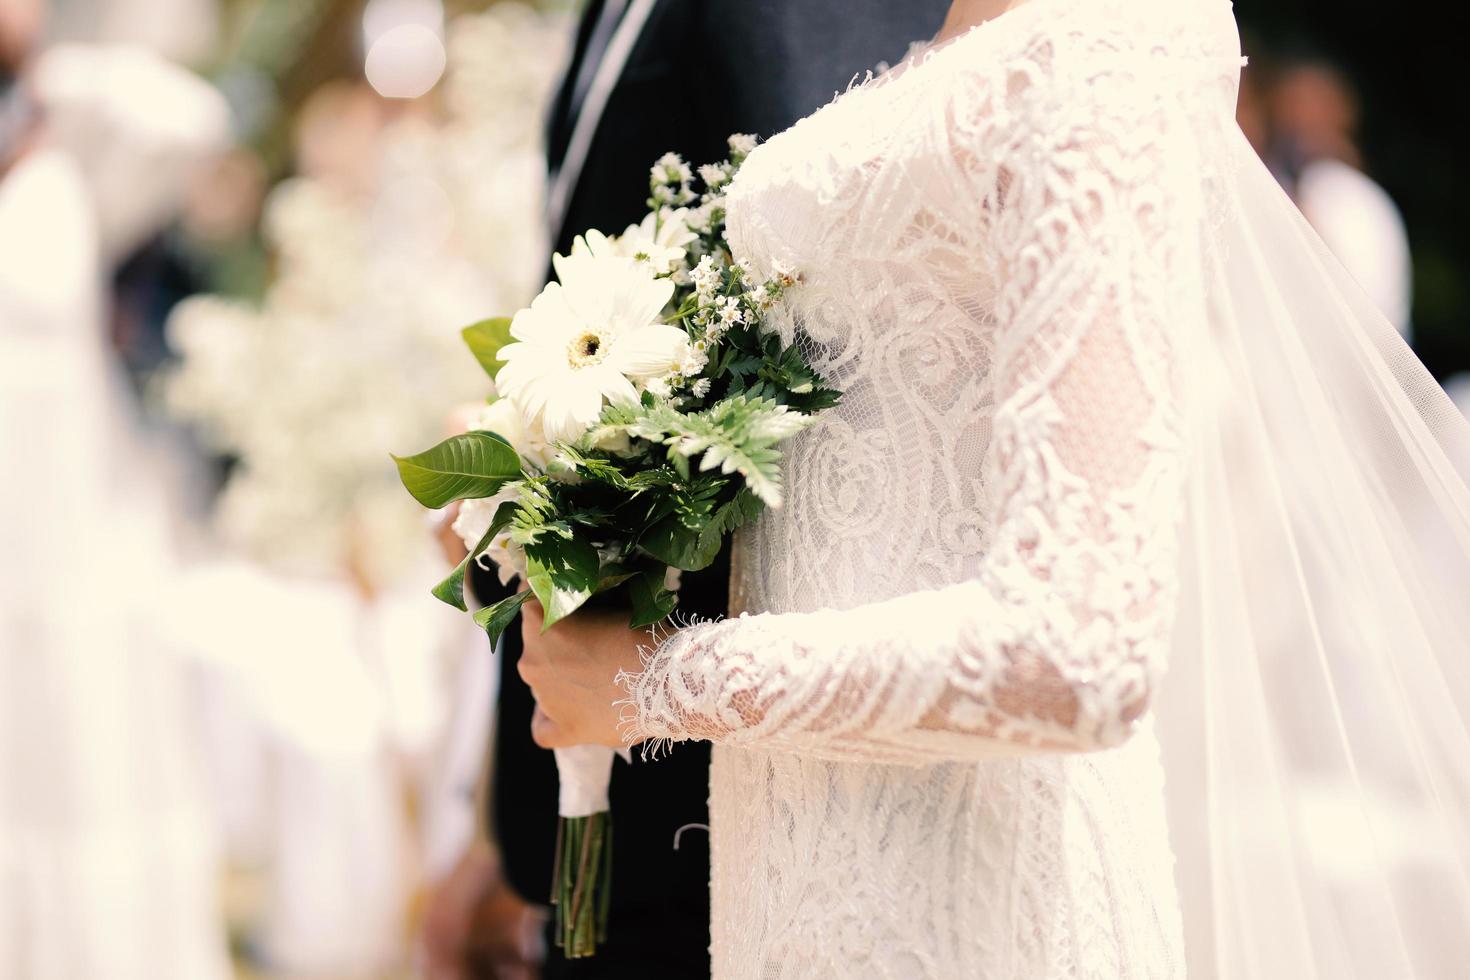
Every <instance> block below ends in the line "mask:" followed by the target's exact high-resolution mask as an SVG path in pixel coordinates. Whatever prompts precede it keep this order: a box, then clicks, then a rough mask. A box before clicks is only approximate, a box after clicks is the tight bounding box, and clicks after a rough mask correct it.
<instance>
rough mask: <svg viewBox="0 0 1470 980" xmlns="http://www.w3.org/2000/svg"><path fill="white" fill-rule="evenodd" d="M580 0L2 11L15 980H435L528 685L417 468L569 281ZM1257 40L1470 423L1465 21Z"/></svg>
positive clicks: (1249, 102) (4, 575) (1293, 172)
mask: <svg viewBox="0 0 1470 980" xmlns="http://www.w3.org/2000/svg"><path fill="white" fill-rule="evenodd" d="M690 2H694V0H690ZM576 7H577V4H575V3H574V2H572V0H543V2H539V3H532V2H528V0H498V2H491V0H480V2H471V0H465V2H458V3H455V2H440V0H369V2H364V0H50V2H46V0H0V466H3V473H4V479H3V480H0V554H3V555H4V565H3V566H0V976H3V977H6V978H10V977H15V978H18V980H20V978H24V980H33V978H34V980H43V978H45V980H49V978H53V977H55V978H60V977H82V976H85V977H108V978H132V977H149V978H168V977H181V978H190V980H210V978H216V977H221V978H222V977H229V976H242V977H302V978H322V980H353V978H390V977H406V976H415V975H418V973H419V970H420V965H421V962H422V960H421V951H420V950H421V947H420V942H419V938H418V937H419V936H420V935H421V933H422V930H423V928H424V919H425V915H426V911H425V910H426V908H427V907H428V905H429V900H428V899H429V896H430V895H432V894H433V892H434V890H435V889H436V888H438V887H444V883H445V878H446V876H447V875H448V874H449V872H450V869H451V868H452V867H453V865H454V864H455V861H456V860H457V858H458V856H459V855H460V854H461V853H462V852H463V851H464V849H465V848H466V846H467V845H468V844H469V842H470V841H471V840H472V838H473V836H474V834H475V832H476V828H477V825H478V822H479V818H478V815H477V806H478V802H477V799H476V791H477V790H476V787H477V785H478V782H479V775H480V772H479V768H480V765H481V763H482V759H483V755H484V752H483V749H484V745H485V739H486V737H487V731H488V725H489V719H488V718H487V717H486V712H487V706H488V705H489V704H490V703H491V702H492V699H493V684H494V673H495V672H494V671H493V670H492V669H491V666H490V662H489V651H488V649H486V647H485V644H484V642H483V638H482V637H481V636H480V635H479V634H477V633H476V632H475V631H474V629H473V627H472V626H470V624H469V623H468V622H467V621H466V620H465V619H464V618H463V617H461V616H460V615H458V614H455V613H453V612H452V611H449V610H447V608H446V607H443V606H441V605H439V604H438V603H436V602H434V601H433V600H432V599H430V598H429V597H428V596H427V595H426V589H425V583H427V582H432V581H435V580H436V579H437V578H438V577H439V573H440V572H441V570H442V564H443V558H442V557H441V555H440V554H439V551H438V548H437V545H436V541H435V537H434V531H433V529H432V528H431V525H430V523H429V522H427V521H426V520H425V517H424V515H423V514H422V513H421V512H420V511H419V509H418V508H417V506H416V505H415V504H414V503H413V502H412V501H411V500H410V499H409V498H408V497H407V495H406V494H404V493H403V492H402V491H401V489H400V488H399V487H398V483H397V479H396V476H395V474H394V472H393V469H392V467H391V463H390V462H389V460H388V458H387V452H388V450H390V449H396V450H403V449H407V448H414V447H419V446H422V445H426V444H429V443H431V442H433V441H435V440H436V439H437V438H438V437H439V436H440V435H441V434H442V433H443V432H444V430H445V429H446V427H447V426H449V425H450V424H451V423H450V422H449V420H447V419H445V418H444V417H443V414H442V413H443V409H444V407H445V406H447V405H451V404H454V403H456V402H472V401H474V400H476V399H477V398H480V397H482V396H483V394H484V387H485V386H484V381H483V375H482V373H481V372H480V370H479V368H478V367H477V366H476V365H475V363H474V361H473V359H472V358H470V357H468V356H466V355H465V354H464V353H463V352H462V348H461V346H460V341H459V336H458V328H459V327H460V326H462V325H464V324H466V323H469V322H471V321H473V320H476V319H479V318H481V317H484V316H487V315H493V314H499V313H505V312H509V311H512V310H514V309H515V308H517V307H518V306H520V305H522V304H523V303H525V302H527V301H528V300H529V299H530V297H531V296H532V295H533V294H534V293H535V291H536V290H538V289H539V287H540V286H541V276H542V275H543V270H544V268H545V265H546V261H545V258H546V246H545V244H544V240H545V229H544V228H543V227H542V223H543V218H542V205H541V197H542V193H543V183H544V164H543V161H542V156H541V148H540V139H541V128H542V121H543V110H544V106H545V103H546V101H547V99H548V98H549V94H550V92H551V90H552V88H553V87H554V86H555V84H556V83H557V82H558V80H559V77H558V76H559V72H560V70H561V66H562V63H563V60H564V57H565V54H566V50H567V45H568V43H569V41H570V31H571V28H572V24H573V22H574V18H575V14H576ZM1237 13H1238V16H1239V17H1240V20H1241V24H1242V27H1243V30H1244V46H1245V49H1246V53H1247V54H1248V55H1249V56H1250V58H1251V65H1250V67H1249V68H1247V69H1246V72H1245V80H1244V83H1243V87H1242V97H1241V105H1240V122H1241V125H1242V127H1243V128H1244V129H1245V130H1246V132H1247V134H1248V135H1249V136H1250V138H1251V140H1252V142H1253V143H1254V144H1255V146H1256V148H1257V150H1258V151H1259V152H1260V154H1261V155H1262V157H1263V158H1264V159H1265V160H1266V162H1267V163H1268V164H1269V165H1270V167H1271V169H1272V170H1273V172H1274V173H1275V174H1276V175H1277V177H1278V179H1279V180H1280V181H1281V183H1282V185H1283V187H1284V188H1285V189H1286V190H1287V191H1288V193H1290V194H1291V195H1292V197H1293V198H1294V199H1295V200H1296V201H1297V203H1298V204H1299V205H1300V206H1301V208H1302V209H1303V211H1304V212H1305V213H1306V214H1307V215H1308V217H1309V218H1310V219H1311V220H1312V222H1313V223H1314V225H1316V227H1317V228H1318V230H1319V231H1320V232H1321V234H1322V235H1323V237H1324V238H1325V239H1326V240H1327V241H1328V243H1329V245H1330V246H1332V248H1333V249H1334V250H1335V251H1336V252H1337V253H1338V255H1339V257H1340V258H1341V259H1342V260H1343V261H1344V263H1345V264H1346V265H1347V266H1348V267H1349V268H1350V269H1351V270H1352V272H1353V273H1354V275H1355V276H1356V277H1357V278H1358V280H1359V281H1360V282H1361V283H1362V284H1363V286H1364V287H1365V288H1366V289H1367V290H1368V292H1369V293H1370V295H1372V296H1373V297H1374V299H1375V300H1376V301H1377V302H1378V303H1379V305H1380V306H1381V307H1382V308H1383V309H1384V311H1385V312H1386V313H1387V314H1388V316H1389V317H1390V319H1391V320H1393V322H1394V323H1395V325H1397V326H1398V327H1399V328H1400V330H1401V331H1402V332H1403V333H1404V334H1405V335H1406V336H1408V337H1409V338H1410V341H1411V343H1412V344H1413V345H1414V347H1415V349H1416V350H1417V351H1418V352H1419V354H1420V356H1421V357H1422V359H1423V360H1424V361H1425V362H1426V363H1427V364H1428V365H1429V367H1430V369H1431V370H1432V371H1434V373H1435V374H1436V376H1437V377H1439V378H1440V379H1441V380H1442V381H1444V382H1445V383H1446V384H1447V386H1448V387H1449V388H1450V389H1451V393H1452V394H1455V395H1457V397H1458V398H1459V400H1460V402H1461V404H1462V405H1464V404H1467V403H1470V384H1467V382H1466V381H1465V380H1464V379H1465V378H1466V377H1467V375H1466V374H1465V373H1464V372H1466V371H1467V369H1470V285H1467V278H1466V272H1467V270H1470V244H1467V243H1470V238H1467V236H1466V235H1465V234H1464V233H1463V232H1464V229H1465V228H1466V227H1467V224H1470V196H1467V195H1466V194H1465V193H1464V192H1463V189H1462V188H1460V187H1459V186H1458V178H1459V177H1460V176H1461V174H1462V173H1463V172H1464V160H1465V157H1464V156H1463V155H1462V152H1461V150H1460V144H1461V142H1462V140H1461V135H1460V134H1461V127H1462V126H1465V125H1466V123H1467V121H1470V119H1467V115H1466V114H1467V111H1470V110H1467V108H1466V106H1467V101H1466V99H1465V98H1463V97H1462V96H1463V95H1464V94H1465V92H1464V89H1465V82H1464V79H1463V73H1462V71H1461V70H1460V68H1459V67H1458V66H1459V64H1460V59H1459V58H1458V57H1457V55H1458V51H1455V50H1452V49H1451V46H1452V45H1457V44H1458V43H1459V38H1460V37H1461V36H1463V28H1464V27H1466V26H1467V24H1466V23H1465V19H1466V18H1467V15H1465V14H1464V13H1454V14H1446V15H1444V16H1445V17H1446V18H1450V19H1449V20H1447V21H1446V22H1445V23H1444V24H1443V25H1442V28H1443V29H1440V28H1433V27H1430V26H1427V25H1426V23H1425V21H1424V19H1423V18H1422V17H1418V18H1416V17H1410V16H1407V15H1406V14H1403V13H1396V14H1395V13H1391V14H1390V15H1388V16H1385V15H1384V11H1383V10H1382V9H1380V5H1371V6H1370V5H1369V4H1368V3H1366V2H1335V3H1328V2H1326V0H1241V2H1240V3H1238V4H1237ZM1453 18H1459V21H1458V22H1456V21H1455V20H1453Z"/></svg>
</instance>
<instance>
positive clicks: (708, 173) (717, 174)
mask: <svg viewBox="0 0 1470 980" xmlns="http://www.w3.org/2000/svg"><path fill="white" fill-rule="evenodd" d="M699 179H700V180H702V181H704V186H705V188H706V189H708V190H709V191H711V192H713V191H717V190H719V189H720V188H721V187H723V186H724V185H725V183H726V182H727V181H728V180H729V179H730V171H729V170H728V169H727V168H725V167H724V166H722V165H720V164H718V163H706V164H705V165H704V166H702V167H700V168H699Z"/></svg>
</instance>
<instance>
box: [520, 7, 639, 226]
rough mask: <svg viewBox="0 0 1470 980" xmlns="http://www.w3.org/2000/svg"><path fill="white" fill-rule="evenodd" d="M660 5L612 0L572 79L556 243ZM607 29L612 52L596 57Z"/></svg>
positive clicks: (554, 202) (554, 203)
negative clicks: (615, 96) (605, 118)
mask: <svg viewBox="0 0 1470 980" xmlns="http://www.w3.org/2000/svg"><path fill="white" fill-rule="evenodd" d="M656 2H657V0H623V3H619V2H618V0H608V2H607V6H605V7H604V8H603V9H602V10H601V11H600V12H599V15H598V18H597V20H598V23H596V24H595V25H594V26H593V28H592V33H591V34H590V35H589V40H588V46H587V52H586V56H585V57H584V59H583V61H582V64H581V65H579V66H578V67H577V68H576V70H574V71H573V72H572V73H571V76H570V77H569V79H568V83H567V87H566V89H565V91H564V94H565V96H566V99H567V102H566V105H567V107H568V110H569V113H568V118H569V122H570V133H569V135H568V137H567V142H566V150H565V152H564V153H562V154H561V155H560V156H561V159H560V166H557V167H555V169H553V170H552V172H551V182H550V187H549V189H548V193H547V198H546V225H547V228H548V230H549V231H550V232H551V236H552V240H553V241H555V240H556V239H558V238H559V237H560V234H561V231H562V224H563V223H564V222H565V221H566V213H567V206H568V205H569V204H570V203H571V199H572V192H573V191H574V190H575V189H576V187H577V181H578V180H579V179H581V176H582V167H583V166H584V165H585V164H586V163H587V153H588V151H589V150H590V149H591V148H592V138H593V137H594V136H595V135H597V126H598V124H599V123H600V122H601V121H602V113H603V110H605V109H606V108H607V100H608V97H609V96H611V95H612V90H613V88H614V87H615V86H616V85H617V82H618V78H619V77H621V75H622V74H623V68H624V67H625V66H626V65H627V63H628V58H629V56H630V55H631V54H632V53H633V47H634V45H636V44H637V42H638V36H639V35H640V34H641V33H642V32H643V26H644V25H645V24H646V23H647V22H648V17H649V15H650V14H651V13H652V12H653V8H654V5H655V3H656ZM624 3H625V4H626V11H625V12H623V14H622V18H621V19H620V20H619V19H617V17H616V16H615V10H614V8H617V7H621V6H623V5H624ZM610 15H613V16H610ZM614 25H615V26H614ZM604 26H606V27H607V30H606V31H605V32H603V33H604V34H605V36H606V38H607V42H606V43H607V47H606V49H605V51H604V53H603V55H602V57H601V58H596V57H595V55H596V51H595V50H594V48H593V45H594V43H595V42H596V41H597V39H598V35H599V33H600V32H599V28H603V27H604ZM584 77H585V80H584ZM579 93H580V95H581V97H580V98H578V95H579Z"/></svg>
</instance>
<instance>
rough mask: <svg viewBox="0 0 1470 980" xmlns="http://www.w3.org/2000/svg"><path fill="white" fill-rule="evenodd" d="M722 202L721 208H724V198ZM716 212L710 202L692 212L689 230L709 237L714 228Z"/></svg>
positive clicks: (690, 213) (721, 199)
mask: <svg viewBox="0 0 1470 980" xmlns="http://www.w3.org/2000/svg"><path fill="white" fill-rule="evenodd" d="M720 201H721V204H720V206H723V202H724V198H720ZM714 211H715V208H714V206H713V205H712V204H711V203H710V202H708V201H707V202H705V203H704V204H701V205H700V206H699V207H697V208H694V209H693V210H691V211H690V212H689V218H688V225H689V230H690V231H694V232H698V233H699V234H701V235H708V234H709V233H710V231H711V229H712V228H713V227H714V217H715V215H714Z"/></svg>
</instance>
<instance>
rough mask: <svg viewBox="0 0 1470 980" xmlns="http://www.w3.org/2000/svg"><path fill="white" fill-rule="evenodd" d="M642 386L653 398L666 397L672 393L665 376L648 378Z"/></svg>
mask: <svg viewBox="0 0 1470 980" xmlns="http://www.w3.org/2000/svg"><path fill="white" fill-rule="evenodd" d="M643 388H644V390H645V391H647V392H649V393H650V394H652V395H653V396H654V397H655V398H667V397H669V395H671V394H672V393H673V388H672V386H671V385H670V384H669V380H668V379H667V378H649V379H648V381H647V383H645V384H644V386H643Z"/></svg>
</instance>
